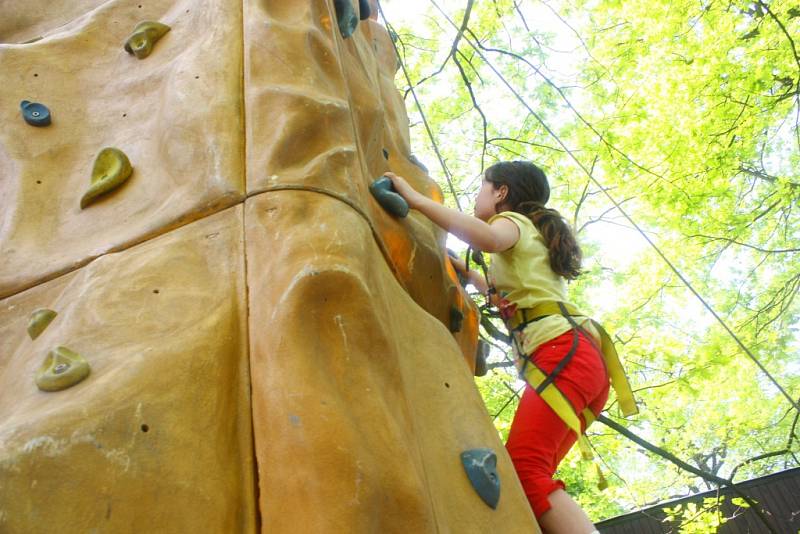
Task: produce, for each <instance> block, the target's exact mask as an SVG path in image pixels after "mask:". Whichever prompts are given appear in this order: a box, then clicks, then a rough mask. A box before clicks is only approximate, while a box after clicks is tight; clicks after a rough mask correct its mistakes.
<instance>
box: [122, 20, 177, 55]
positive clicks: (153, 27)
mask: <svg viewBox="0 0 800 534" xmlns="http://www.w3.org/2000/svg"><path fill="white" fill-rule="evenodd" d="M169 30H170V27H169V26H167V25H166V24H161V23H160V22H153V21H150V20H146V21H144V22H140V23H139V24H137V25H136V27H135V28H134V29H133V33H132V34H131V35H130V36H129V37H128V39H127V40H126V41H125V51H126V52H127V53H129V54H133V55H134V56H136V58H137V59H144V58H146V57H147V56H149V55H150V52H152V51H153V46H154V45H155V44H156V41H158V40H159V39H161V38H162V37H163V36H164V35H165V34H166V33H167V32H168V31H169Z"/></svg>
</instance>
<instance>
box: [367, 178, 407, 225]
mask: <svg viewBox="0 0 800 534" xmlns="http://www.w3.org/2000/svg"><path fill="white" fill-rule="evenodd" d="M369 191H370V193H372V196H373V197H375V200H377V201H378V204H380V205H381V207H382V208H383V209H385V210H386V211H388V212H389V213H391V214H392V215H394V216H395V217H405V216H406V215H408V202H406V199H404V198H403V197H401V196H400V195H398V194H397V192H395V190H394V186H393V185H392V180H391V179H390V178H389V177H387V176H381V177H380V178H378V179H377V180H375V181H374V182H372V184H370V186H369Z"/></svg>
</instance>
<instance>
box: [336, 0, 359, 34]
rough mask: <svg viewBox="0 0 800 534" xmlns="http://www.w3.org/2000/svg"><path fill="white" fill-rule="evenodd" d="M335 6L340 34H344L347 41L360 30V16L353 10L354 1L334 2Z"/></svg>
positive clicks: (337, 0)
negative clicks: (357, 29)
mask: <svg viewBox="0 0 800 534" xmlns="http://www.w3.org/2000/svg"><path fill="white" fill-rule="evenodd" d="M333 6H334V7H335V8H336V21H337V22H338V24H339V33H341V34H342V37H343V38H344V39H347V38H348V37H350V36H351V35H353V33H354V32H355V31H356V28H358V15H357V14H356V10H355V9H353V2H352V0H333Z"/></svg>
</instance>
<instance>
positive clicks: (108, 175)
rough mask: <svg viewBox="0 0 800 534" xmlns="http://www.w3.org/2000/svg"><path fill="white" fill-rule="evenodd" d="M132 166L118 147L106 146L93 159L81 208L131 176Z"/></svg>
mask: <svg viewBox="0 0 800 534" xmlns="http://www.w3.org/2000/svg"><path fill="white" fill-rule="evenodd" d="M132 172H133V167H131V162H130V161H129V160H128V156H126V155H125V153H124V152H123V151H122V150H120V149H118V148H112V147H106V148H104V149H103V150H101V151H100V153H99V154H98V155H97V158H95V160H94V167H93V168H92V180H91V183H90V185H89V189H88V190H87V191H86V193H84V195H83V197H82V198H81V209H84V208H85V207H86V206H88V205H89V204H91V203H92V202H94V201H95V200H96V199H97V197H99V196H100V195H102V194H104V193H108V192H109V191H111V190H113V189H116V188H117V187H119V186H120V185H122V183H123V182H125V181H126V180H127V179H128V178H130V177H131V173H132Z"/></svg>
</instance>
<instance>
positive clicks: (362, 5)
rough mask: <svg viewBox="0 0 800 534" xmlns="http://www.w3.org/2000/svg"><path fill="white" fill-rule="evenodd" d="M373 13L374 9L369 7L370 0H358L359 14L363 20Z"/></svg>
mask: <svg viewBox="0 0 800 534" xmlns="http://www.w3.org/2000/svg"><path fill="white" fill-rule="evenodd" d="M370 14H372V10H371V9H370V8H369V0H358V15H359V18H361V20H367V19H368V18H369V16H370Z"/></svg>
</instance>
